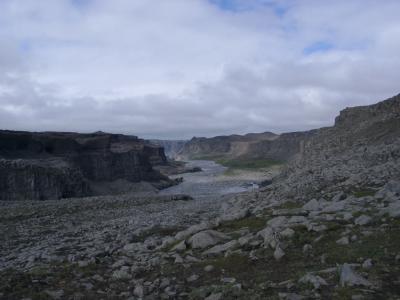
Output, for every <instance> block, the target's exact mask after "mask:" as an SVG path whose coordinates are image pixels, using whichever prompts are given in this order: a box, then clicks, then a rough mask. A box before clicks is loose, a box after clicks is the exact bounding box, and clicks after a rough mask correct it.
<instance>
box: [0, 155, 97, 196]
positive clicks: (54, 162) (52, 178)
mask: <svg viewBox="0 0 400 300" xmlns="http://www.w3.org/2000/svg"><path fill="white" fill-rule="evenodd" d="M89 194H90V187H89V185H88V183H87V182H86V180H85V179H84V177H83V175H82V172H80V170H79V169H78V168H74V167H71V166H69V165H68V164H67V163H66V162H64V161H62V160H58V159H48V160H22V159H17V160H5V159H1V160H0V199H4V200H25V199H37V200H45V199H59V198H70V197H82V196H86V195H89Z"/></svg>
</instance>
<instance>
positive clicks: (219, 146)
mask: <svg viewBox="0 0 400 300" xmlns="http://www.w3.org/2000/svg"><path fill="white" fill-rule="evenodd" d="M277 137H278V136H277V135H276V134H274V133H272V132H265V133H250V134H246V135H230V136H216V137H212V138H204V137H200V138H197V137H194V138H192V139H191V140H190V141H189V142H187V143H186V144H185V145H184V147H183V148H182V150H181V151H180V152H179V154H178V156H179V157H180V158H183V159H196V158H204V159H206V158H210V159H212V158H215V157H230V158H234V157H239V156H243V155H246V154H247V153H248V151H249V148H251V147H252V146H253V145H254V144H257V143H260V142H268V141H271V140H274V139H276V138H277Z"/></svg>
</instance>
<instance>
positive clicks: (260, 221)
mask: <svg viewBox="0 0 400 300" xmlns="http://www.w3.org/2000/svg"><path fill="white" fill-rule="evenodd" d="M265 223H266V219H265V218H259V217H248V218H243V219H240V220H234V221H227V222H224V223H222V224H221V225H220V226H219V228H218V230H220V231H223V232H232V231H236V230H239V229H242V228H248V229H249V230H250V231H252V232H254V231H259V230H261V229H263V228H264V227H265V226H266V225H265Z"/></svg>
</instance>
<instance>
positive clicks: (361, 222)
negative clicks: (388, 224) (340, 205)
mask: <svg viewBox="0 0 400 300" xmlns="http://www.w3.org/2000/svg"><path fill="white" fill-rule="evenodd" d="M371 221H372V218H371V217H369V216H366V215H361V216H359V217H358V218H357V219H355V220H354V224H356V225H360V226H364V225H367V224H369V223H371Z"/></svg>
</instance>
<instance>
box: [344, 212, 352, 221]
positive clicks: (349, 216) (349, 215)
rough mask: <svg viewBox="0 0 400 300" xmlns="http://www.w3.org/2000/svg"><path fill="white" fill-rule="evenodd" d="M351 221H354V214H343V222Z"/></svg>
mask: <svg viewBox="0 0 400 300" xmlns="http://www.w3.org/2000/svg"><path fill="white" fill-rule="evenodd" d="M351 219H353V214H352V213H349V212H345V213H343V220H345V221H350V220H351Z"/></svg>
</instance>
